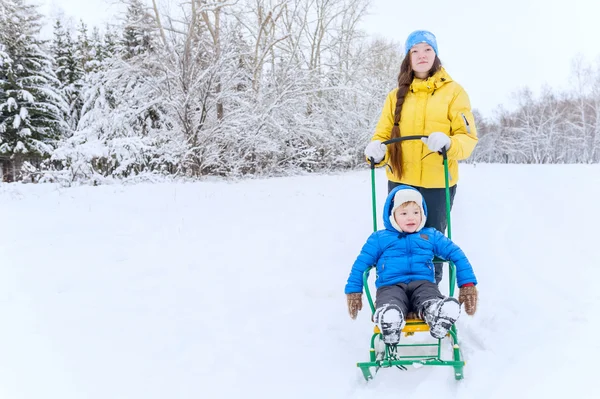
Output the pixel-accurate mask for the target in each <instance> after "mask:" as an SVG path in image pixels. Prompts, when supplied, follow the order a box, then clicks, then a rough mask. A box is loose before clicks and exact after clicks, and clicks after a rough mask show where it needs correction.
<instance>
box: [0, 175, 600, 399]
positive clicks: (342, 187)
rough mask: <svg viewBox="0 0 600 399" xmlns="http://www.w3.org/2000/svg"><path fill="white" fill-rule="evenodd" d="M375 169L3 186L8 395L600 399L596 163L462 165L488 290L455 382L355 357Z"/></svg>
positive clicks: (361, 351) (0, 277) (459, 225)
mask: <svg viewBox="0 0 600 399" xmlns="http://www.w3.org/2000/svg"><path fill="white" fill-rule="evenodd" d="M369 179H370V172H369V171H368V170H366V169H365V170H362V171H354V172H349V173H343V174H335V175H307V176H300V177H289V178H272V179H264V180H245V181H240V182H235V183H231V182H222V181H204V182H198V183H160V184H139V185H134V186H121V185H114V186H101V187H87V186H86V187H74V188H59V187H57V186H54V185H23V184H0V216H1V217H0V270H1V274H0V398H6V399H49V398H57V399H71V398H73V399H88V398H89V399H96V398H97V399H121V398H127V399H154V398H161V399H163V398H169V399H188V398H189V399H192V398H194V399H204V398H206V399H208V398H211V399H213V398H231V399H238V398H261V399H264V398H269V399H270V398H285V399H287V398H290V399H292V398H301V399H307V398H315V399H316V398H324V399H337V398H340V399H350V398H365V399H366V398H369V399H371V398H376V399H383V398H419V399H424V398H436V399H442V398H460V399H463V398H464V399H468V398H476V399H481V398H501V399H506V398H545V399H548V398H561V399H563V398H566V397H577V398H597V397H600V396H599V395H600V394H599V393H598V387H597V378H598V377H597V374H598V372H597V370H596V369H597V363H598V359H599V356H600V343H599V342H600V341H599V340H598V334H599V333H600V310H599V309H600V290H599V283H598V282H599V281H600V262H599V261H598V255H597V252H598V249H600V240H599V239H598V238H597V232H598V226H600V216H599V215H600V212H599V211H598V206H599V204H600V165H547V166H534V165H477V166H476V167H475V166H470V165H461V180H460V183H459V186H458V192H457V196H456V200H455V206H454V210H453V214H452V216H453V238H454V241H455V242H456V243H457V244H458V245H460V246H461V247H462V248H463V250H464V251H465V253H466V254H467V256H468V257H469V258H470V260H471V263H472V264H473V266H474V268H475V272H476V274H477V277H478V279H479V286H478V288H479V291H480V301H479V308H478V311H477V314H476V315H475V316H474V317H469V316H467V315H466V314H463V315H462V316H461V318H460V320H459V321H458V324H457V325H458V328H459V338H460V339H461V340H462V345H461V347H462V350H463V355H464V357H465V358H466V360H467V365H466V367H465V379H464V380H463V381H460V382H456V381H455V380H454V376H453V372H452V369H451V368H446V367H437V368H436V367H425V368H419V369H417V368H414V367H410V368H409V369H408V371H400V370H397V369H387V370H382V371H380V372H379V373H378V374H377V376H376V377H375V380H374V381H372V382H370V383H368V384H367V383H366V382H365V381H364V379H363V377H362V375H361V373H360V370H359V369H358V367H356V362H358V361H367V360H368V347H369V339H370V337H371V333H372V330H373V324H372V323H371V321H370V313H369V311H368V305H367V303H366V300H365V299H364V297H363V301H364V307H363V310H362V311H361V312H360V313H359V317H358V319H357V320H356V321H353V320H351V319H350V318H349V317H348V313H347V309H346V300H345V296H344V293H343V289H344V285H345V282H346V279H347V277H348V273H349V271H350V267H351V265H352V263H353V261H354V259H355V258H356V256H357V255H358V253H359V251H360V248H361V246H362V245H363V244H364V242H365V240H366V239H367V237H368V235H369V234H370V233H371V231H372V222H371V202H370V201H371V197H370V196H371V194H370V180H369ZM377 180H378V185H377V191H378V196H379V198H378V201H379V203H378V215H379V216H381V208H382V206H383V200H384V198H385V195H386V192H387V189H386V180H385V175H384V171H383V170H378V171H377ZM379 225H380V226H381V222H380V224H379ZM446 274H447V272H446ZM443 287H444V289H446V287H447V282H446V281H444V282H443ZM403 339H405V338H403ZM408 339H411V338H408ZM416 339H417V340H419V339H420V340H427V334H421V335H420V336H419V337H417V338H416ZM446 346H448V345H446Z"/></svg>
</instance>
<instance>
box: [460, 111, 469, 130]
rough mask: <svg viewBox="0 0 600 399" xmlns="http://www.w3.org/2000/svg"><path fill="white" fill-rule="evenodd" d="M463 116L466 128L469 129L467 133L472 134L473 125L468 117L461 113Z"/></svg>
mask: <svg viewBox="0 0 600 399" xmlns="http://www.w3.org/2000/svg"><path fill="white" fill-rule="evenodd" d="M461 115H462V118H463V120H464V121H465V126H466V127H467V133H469V134H471V125H469V121H468V120H467V117H466V116H465V114H463V113H462V112H461Z"/></svg>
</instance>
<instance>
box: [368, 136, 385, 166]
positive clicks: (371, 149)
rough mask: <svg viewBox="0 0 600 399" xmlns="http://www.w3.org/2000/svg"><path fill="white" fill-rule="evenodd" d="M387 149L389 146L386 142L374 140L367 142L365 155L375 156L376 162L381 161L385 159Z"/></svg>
mask: <svg viewBox="0 0 600 399" xmlns="http://www.w3.org/2000/svg"><path fill="white" fill-rule="evenodd" d="M386 151H387V148H386V145H385V144H383V143H382V142H381V141H379V140H373V141H371V142H370V143H369V144H367V147H366V148H365V156H366V157H367V158H369V159H370V158H373V161H375V163H379V162H381V161H382V160H383V158H385V153H386Z"/></svg>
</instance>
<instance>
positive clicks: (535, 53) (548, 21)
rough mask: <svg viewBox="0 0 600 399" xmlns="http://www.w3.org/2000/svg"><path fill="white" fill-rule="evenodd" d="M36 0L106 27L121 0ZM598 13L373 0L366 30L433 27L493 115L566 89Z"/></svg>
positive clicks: (401, 32) (568, 3)
mask: <svg viewBox="0 0 600 399" xmlns="http://www.w3.org/2000/svg"><path fill="white" fill-rule="evenodd" d="M162 1H165V0H161V2H162ZM37 2H38V3H41V4H44V6H43V7H42V8H41V11H42V12H44V13H45V14H46V15H50V16H53V15H56V13H57V12H58V11H59V10H62V11H63V13H64V14H65V15H66V16H71V17H74V18H76V19H79V18H81V19H83V20H84V21H85V22H86V23H88V24H90V25H95V24H97V25H103V24H104V22H106V21H107V20H109V19H110V18H111V16H112V15H113V14H114V13H115V12H117V10H118V8H117V6H115V5H114V3H116V0H37ZM111 4H112V5H111ZM417 4H419V6H417ZM598 15H600V1H599V0H494V1H489V0H453V1H449V0H426V1H422V2H419V1H410V2H409V1H402V0H372V7H371V10H370V15H369V16H367V18H366V19H365V21H364V23H363V28H364V29H365V30H366V31H367V32H368V33H370V34H373V35H380V36H384V37H389V38H393V39H396V40H398V41H400V42H402V43H404V41H405V39H406V36H407V35H408V34H409V33H410V32H412V31H413V30H416V29H427V30H431V31H432V32H433V33H434V34H435V35H436V36H437V39H438V47H439V56H440V58H441V60H442V62H443V64H444V66H445V67H446V69H447V71H448V73H449V74H450V76H452V77H453V78H454V79H455V80H456V81H458V82H459V83H460V84H462V85H463V86H464V87H465V89H466V90H467V93H468V94H469V96H470V97H471V103H472V105H473V108H478V109H480V110H481V111H482V112H483V113H484V114H486V115H490V114H491V112H492V110H493V109H494V108H495V107H496V106H497V105H498V104H504V105H505V106H506V107H507V108H510V107H511V103H512V100H511V98H510V95H511V93H512V92H514V91H516V90H518V89H519V88H521V87H525V86H528V87H530V88H531V89H533V90H534V92H538V91H539V89H540V88H541V87H542V85H544V84H548V85H550V86H552V87H554V88H557V89H558V88H566V87H568V85H569V82H570V73H571V62H572V60H573V58H574V57H575V56H576V55H577V54H582V55H584V56H585V57H586V58H587V59H588V60H589V61H595V60H596V59H597V58H598V57H599V56H600V23H598V21H597V19H598ZM393 86H394V82H390V89H391V88H393ZM384 97H385V93H382V101H383V99H384Z"/></svg>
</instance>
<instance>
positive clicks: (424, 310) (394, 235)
mask: <svg viewBox="0 0 600 399" xmlns="http://www.w3.org/2000/svg"><path fill="white" fill-rule="evenodd" d="M426 218H427V205H426V204H425V201H424V200H423V197H422V196H421V193H419V191H417V190H416V189H414V188H412V187H410V186H405V185H400V186H398V187H396V188H395V189H393V190H392V191H391V192H390V194H389V195H388V197H387V200H386V202H385V206H384V208H383V220H384V225H385V230H379V231H376V232H374V233H373V234H371V236H370V237H369V239H368V240H367V242H366V244H365V245H364V246H363V248H362V250H361V252H360V254H359V255H358V257H357V259H356V261H355V262H354V265H353V266H352V271H351V272H350V277H349V278H348V283H347V284H346V288H345V290H344V291H345V293H346V295H347V300H348V311H349V312H350V317H351V318H352V319H355V318H356V315H357V313H358V311H359V310H360V309H362V289H363V284H362V275H363V273H364V271H365V270H367V268H369V266H371V265H376V268H377V280H376V281H375V285H376V287H377V294H376V306H375V308H376V310H375V315H374V321H375V323H377V325H378V326H379V328H380V330H381V333H382V335H383V342H385V343H386V344H389V345H396V344H398V342H399V341H400V333H401V331H402V328H403V327H404V325H405V317H406V315H407V314H408V312H409V311H414V312H417V314H418V315H419V316H420V317H421V318H422V319H423V320H425V322H426V323H427V324H428V325H429V330H430V333H431V335H432V336H433V337H434V338H437V339H441V338H443V337H444V336H445V335H446V334H447V332H448V330H449V329H450V327H452V325H453V324H454V323H455V322H456V320H457V319H458V316H459V315H460V304H462V303H464V304H465V311H466V312H467V314H468V315H473V314H475V310H476V308H477V288H476V287H475V285H476V284H477V279H476V278H475V274H474V273H473V268H472V267H471V264H470V263H469V261H468V259H467V257H466V256H465V254H464V253H463V251H462V250H461V249H460V248H459V247H458V246H457V245H456V244H454V243H453V242H452V241H450V239H448V238H447V237H446V236H445V235H443V234H442V233H440V232H439V231H437V230H436V229H434V228H431V227H427V228H423V226H425V220H426ZM434 256H438V257H440V258H442V259H446V260H451V261H452V262H454V264H455V266H456V276H457V280H458V286H459V287H460V294H459V301H460V303H459V301H457V300H456V299H455V298H448V297H445V296H443V295H442V294H441V292H440V290H439V288H438V286H437V285H436V284H435V268H434V266H433V258H434Z"/></svg>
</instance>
